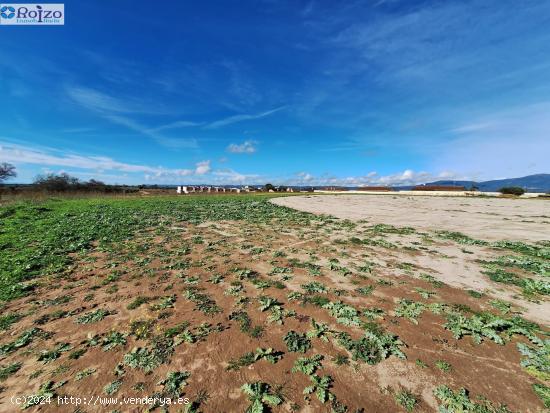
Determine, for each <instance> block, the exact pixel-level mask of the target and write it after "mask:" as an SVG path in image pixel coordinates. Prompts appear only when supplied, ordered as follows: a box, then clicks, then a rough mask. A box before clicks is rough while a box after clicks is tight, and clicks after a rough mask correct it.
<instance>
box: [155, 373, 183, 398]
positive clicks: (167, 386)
mask: <svg viewBox="0 0 550 413" xmlns="http://www.w3.org/2000/svg"><path fill="white" fill-rule="evenodd" d="M189 377H191V373H189V372H188V371H175V372H174V371H173V372H170V373H168V374H167V375H166V378H165V379H164V380H161V381H160V382H159V384H160V385H161V386H163V387H164V389H163V393H164V394H165V395H166V396H168V397H172V398H178V397H180V396H181V388H182V387H183V386H186V385H187V382H186V380H187V379H188V378H189Z"/></svg>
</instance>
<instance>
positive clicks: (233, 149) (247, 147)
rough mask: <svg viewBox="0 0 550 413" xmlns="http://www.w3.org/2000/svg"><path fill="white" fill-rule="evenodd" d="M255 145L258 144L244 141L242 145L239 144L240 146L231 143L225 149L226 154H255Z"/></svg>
mask: <svg viewBox="0 0 550 413" xmlns="http://www.w3.org/2000/svg"><path fill="white" fill-rule="evenodd" d="M257 144H258V142H256V141H244V142H243V143H240V144H237V143H232V144H230V145H229V146H228V147H227V152H230V153H247V154H252V153H254V152H256V150H257V149H256V145H257Z"/></svg>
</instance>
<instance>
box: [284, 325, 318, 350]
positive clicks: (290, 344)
mask: <svg viewBox="0 0 550 413" xmlns="http://www.w3.org/2000/svg"><path fill="white" fill-rule="evenodd" d="M283 341H284V342H285V344H286V347H287V349H288V351H295V352H300V353H305V352H306V351H308V350H309V349H310V348H311V341H310V340H309V338H307V336H306V335H305V334H299V333H297V332H296V331H294V330H290V331H289V332H288V333H286V335H285V336H284V337H283Z"/></svg>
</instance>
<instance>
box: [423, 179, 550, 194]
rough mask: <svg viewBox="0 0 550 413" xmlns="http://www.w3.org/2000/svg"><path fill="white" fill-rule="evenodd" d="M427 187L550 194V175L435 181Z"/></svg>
mask: <svg viewBox="0 0 550 413" xmlns="http://www.w3.org/2000/svg"><path fill="white" fill-rule="evenodd" d="M426 185H459V186H464V187H466V188H467V189H468V188H471V187H472V186H475V187H476V188H477V189H478V190H480V191H484V192H497V191H498V190H499V189H500V188H502V187H505V186H519V187H522V188H523V189H525V191H527V192H543V193H547V192H550V174H536V175H528V176H523V177H521V178H509V179H495V180H492V181H483V182H475V181H435V182H430V183H427V184H426Z"/></svg>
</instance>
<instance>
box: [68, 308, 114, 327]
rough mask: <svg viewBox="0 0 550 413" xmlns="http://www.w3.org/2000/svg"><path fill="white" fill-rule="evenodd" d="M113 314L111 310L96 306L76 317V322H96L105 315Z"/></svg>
mask: <svg viewBox="0 0 550 413" xmlns="http://www.w3.org/2000/svg"><path fill="white" fill-rule="evenodd" d="M112 314H114V312H113V311H109V310H104V309H103V308H98V309H97V310H95V311H91V312H89V313H86V314H84V315H82V316H80V317H78V318H77V319H76V322H77V323H78V324H91V323H97V322H99V321H101V320H103V319H104V318H105V317H107V316H109V315H112Z"/></svg>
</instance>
